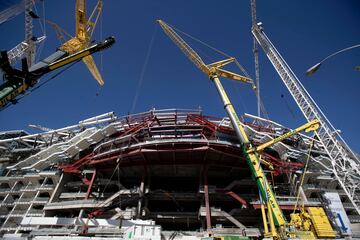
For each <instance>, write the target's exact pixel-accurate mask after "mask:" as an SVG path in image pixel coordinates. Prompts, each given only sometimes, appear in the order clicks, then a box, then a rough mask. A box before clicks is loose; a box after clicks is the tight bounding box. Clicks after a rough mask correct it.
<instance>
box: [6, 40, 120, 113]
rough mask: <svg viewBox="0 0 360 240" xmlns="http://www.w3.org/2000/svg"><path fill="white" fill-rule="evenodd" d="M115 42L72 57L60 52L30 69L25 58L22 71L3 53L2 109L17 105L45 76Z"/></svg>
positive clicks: (99, 44) (104, 43) (106, 42)
mask: <svg viewBox="0 0 360 240" xmlns="http://www.w3.org/2000/svg"><path fill="white" fill-rule="evenodd" d="M114 42H115V39H114V38H113V37H109V38H107V39H106V40H105V41H103V42H100V43H96V44H94V45H92V46H90V47H87V48H86V49H84V50H80V51H78V52H76V53H73V54H70V55H68V54H67V53H65V52H62V51H60V50H59V51H57V52H55V53H54V54H52V55H50V56H49V57H48V58H45V59H44V60H42V61H40V62H38V63H37V64H35V65H33V66H32V67H30V68H29V67H28V65H27V61H26V58H24V59H23V61H22V70H19V69H16V68H13V67H12V66H11V65H10V62H9V59H8V55H7V52H5V51H4V52H2V53H1V58H0V68H1V70H2V72H3V78H4V80H5V83H3V84H2V85H0V109H1V108H4V107H6V106H7V105H8V104H10V103H13V104H15V103H16V102H17V98H18V96H19V95H20V94H24V93H25V92H26V91H27V90H29V89H30V88H32V87H34V86H35V85H36V84H37V83H38V81H39V79H40V78H41V77H42V76H43V75H45V74H47V73H49V72H52V71H54V70H56V69H59V68H61V67H63V66H65V65H68V64H70V63H74V62H77V61H79V60H81V59H82V58H84V57H87V56H90V55H91V54H93V53H95V52H98V51H102V50H104V49H106V48H109V47H111V46H112V45H113V44H114Z"/></svg>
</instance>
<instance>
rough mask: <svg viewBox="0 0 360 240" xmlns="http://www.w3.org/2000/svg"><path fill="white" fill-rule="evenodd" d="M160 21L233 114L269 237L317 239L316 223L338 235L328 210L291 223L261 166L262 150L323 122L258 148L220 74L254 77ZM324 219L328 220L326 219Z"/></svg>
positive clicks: (301, 216)
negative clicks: (209, 56) (209, 57)
mask: <svg viewBox="0 0 360 240" xmlns="http://www.w3.org/2000/svg"><path fill="white" fill-rule="evenodd" d="M158 23H159V24H160V26H161V28H162V29H163V30H164V32H165V33H166V34H167V35H168V36H169V38H170V39H171V40H172V41H173V42H174V43H175V44H176V45H177V46H178V47H179V48H180V50H181V51H182V52H183V53H184V54H185V55H186V56H187V57H188V58H189V59H190V60H191V61H192V62H193V63H194V64H195V65H196V66H197V67H198V68H199V69H200V70H201V71H203V72H204V73H205V74H206V75H207V76H208V77H209V78H210V80H211V81H212V82H213V83H214V84H215V87H216V89H217V91H218V93H219V95H220V97H221V99H222V101H223V104H224V108H225V110H226V112H227V114H228V116H229V118H230V121H231V123H232V126H233V128H234V131H235V133H236V136H237V138H238V140H239V141H240V144H241V148H242V152H243V154H244V156H245V158H246V161H247V163H248V165H249V167H250V170H251V172H252V175H253V178H254V179H255V181H256V184H257V187H258V189H259V192H260V198H261V200H262V202H263V203H265V204H266V207H267V209H268V217H266V214H265V207H264V204H262V214H263V220H264V230H265V234H264V235H265V237H271V238H276V239H286V238H289V237H290V238H307V239H314V238H315V236H316V231H315V230H313V229H314V228H316V226H319V225H321V226H322V228H325V230H326V232H327V235H326V237H327V238H334V237H335V233H334V232H333V230H332V227H331V225H330V223H329V221H328V219H327V217H326V216H325V217H324V214H323V215H322V218H321V221H320V220H319V219H318V218H311V220H310V221H307V222H308V223H309V226H308V225H306V227H307V228H305V227H304V226H303V225H301V224H298V225H296V224H294V223H293V222H294V221H292V222H290V223H288V222H287V219H286V217H285V215H284V214H283V212H282V210H281V208H280V206H279V204H278V202H277V199H276V196H275V194H274V192H273V190H272V187H271V186H270V184H269V182H268V180H267V178H266V176H265V173H264V171H263V169H262V167H261V161H260V154H259V152H258V151H260V150H262V149H265V148H266V147H269V146H271V145H273V144H275V143H276V142H278V141H281V140H283V139H285V138H287V137H289V136H292V135H294V134H296V133H298V132H300V131H302V130H305V131H315V130H316V129H318V128H319V123H320V122H319V121H317V120H315V121H313V122H310V123H308V124H305V125H304V126H302V127H300V128H298V129H295V130H294V131H292V132H289V133H287V134H285V135H283V136H280V137H278V138H277V139H273V140H271V141H270V142H268V143H265V144H263V145H261V146H258V147H257V148H256V147H254V146H253V144H252V143H251V142H250V141H249V139H248V136H247V134H246V132H245V129H244V128H243V126H242V124H241V122H240V120H239V118H238V115H237V113H236V112H235V109H234V107H233V105H232V103H231V102H230V100H229V97H228V95H227V93H226V91H225V90H224V88H223V86H222V84H221V82H220V79H219V77H225V78H229V79H232V80H239V81H242V82H245V83H252V80H251V79H250V78H248V77H244V76H241V75H239V74H237V73H233V72H230V71H227V70H224V69H222V68H221V67H223V66H224V65H226V64H229V63H231V62H234V59H235V58H229V59H225V60H222V61H218V62H215V63H211V64H205V63H204V62H203V60H202V59H201V57H200V56H199V55H198V54H197V53H196V52H195V51H194V50H193V49H192V48H191V47H190V46H189V45H188V44H187V43H186V42H185V41H184V40H183V39H182V38H181V37H180V36H179V35H178V34H177V33H176V32H175V31H174V30H173V29H172V28H171V27H170V26H169V25H168V24H166V23H165V22H163V21H162V20H158ZM318 211H319V212H321V211H322V212H321V213H324V210H323V209H322V208H320V210H318ZM310 215H311V212H310V213H307V212H306V211H305V210H303V211H302V213H301V214H297V215H294V217H293V218H295V216H296V217H298V219H300V222H303V221H306V220H307V219H310ZM267 218H268V219H269V223H270V232H269V231H268V226H267V225H268V223H267ZM324 219H325V220H327V221H325V220H324ZM209 225H210V224H209V223H207V226H208V231H211V225H210V228H209ZM319 237H320V236H319ZM321 237H324V236H321Z"/></svg>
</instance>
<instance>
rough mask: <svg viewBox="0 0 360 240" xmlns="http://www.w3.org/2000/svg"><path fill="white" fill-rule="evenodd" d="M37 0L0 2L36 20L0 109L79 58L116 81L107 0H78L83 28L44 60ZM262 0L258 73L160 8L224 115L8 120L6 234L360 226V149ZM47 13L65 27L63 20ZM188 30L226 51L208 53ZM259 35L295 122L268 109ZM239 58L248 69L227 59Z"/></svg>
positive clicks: (2, 231) (159, 239) (3, 192)
mask: <svg viewBox="0 0 360 240" xmlns="http://www.w3.org/2000/svg"><path fill="white" fill-rule="evenodd" d="M36 2H37V1H34V0H23V1H21V2H20V3H19V4H17V5H13V6H11V7H9V8H8V9H6V10H5V11H2V12H0V24H1V23H3V22H6V21H7V20H9V19H10V18H12V17H14V16H16V15H18V14H20V13H22V12H25V20H26V21H25V33H26V34H25V36H26V37H25V38H26V39H25V40H24V41H23V42H21V43H20V44H18V45H17V46H16V47H15V48H13V49H11V50H9V51H2V52H1V55H0V69H1V73H2V75H3V79H4V82H3V83H2V84H1V85H0V110H4V109H5V108H7V107H9V106H11V104H15V103H17V102H18V100H20V99H21V98H23V97H25V96H26V95H27V93H29V92H32V91H33V90H34V89H36V88H38V87H40V86H42V85H43V84H45V83H46V82H45V83H44V82H43V83H40V78H41V77H42V76H43V75H46V74H48V73H49V72H51V71H54V70H57V69H59V68H63V67H64V66H66V65H69V64H73V63H76V62H78V61H80V60H82V61H83V62H84V63H85V65H86V67H87V68H88V70H89V71H90V73H91V74H92V76H93V77H94V78H95V79H96V80H97V82H98V83H99V85H103V84H104V81H103V79H102V76H101V74H100V71H99V70H98V68H97V66H96V64H95V61H94V59H93V57H92V54H94V53H96V52H100V51H103V50H104V49H107V48H110V47H112V45H113V44H114V43H115V38H114V37H108V38H106V39H105V40H103V41H101V42H95V41H93V40H91V38H92V35H93V33H94V28H95V26H96V24H97V22H98V20H99V19H100V15H101V13H102V8H103V1H102V0H98V1H97V4H96V6H95V8H94V10H93V12H92V13H91V14H90V17H89V18H87V15H86V1H85V0H76V5H75V16H76V18H75V19H76V21H75V26H76V31H75V35H74V37H71V36H70V37H71V38H70V39H69V40H68V41H62V45H61V46H60V47H58V48H57V49H56V51H55V52H54V53H52V54H51V55H50V56H48V57H47V58H45V59H44V60H42V61H39V62H37V63H35V58H34V56H35V52H36V45H37V44H38V43H40V42H41V41H43V40H44V39H45V35H44V37H38V38H36V37H33V35H32V20H33V19H41V17H39V16H38V15H37V14H36V13H35V12H34V11H33V8H34V4H35V3H36ZM250 3H251V4H250V5H251V16H252V28H251V33H252V38H253V43H254V45H253V53H254V59H255V79H254V80H253V79H252V78H251V77H250V75H249V74H248V73H247V72H246V70H245V69H244V67H243V66H242V65H241V64H240V63H239V62H238V61H237V59H236V58H235V57H231V56H229V55H227V54H225V53H223V52H222V51H220V50H217V49H215V48H214V47H211V46H209V45H208V44H205V43H204V42H201V41H200V40H199V39H197V38H194V37H191V36H190V35H188V34H186V33H184V32H181V31H180V30H177V29H176V28H174V27H172V26H170V25H169V24H167V23H166V22H164V21H163V20H157V23H158V24H159V25H160V27H161V29H162V30H163V31H164V33H165V34H166V36H167V37H169V39H170V40H171V41H172V42H173V43H174V44H175V46H177V47H178V48H179V49H180V50H181V51H182V52H183V53H184V54H185V56H186V57H187V58H188V59H189V60H190V61H191V62H192V63H193V64H194V65H195V66H196V67H197V68H198V69H199V70H200V71H201V72H203V73H204V74H205V76H206V77H208V78H209V79H210V81H209V82H210V83H211V84H213V85H212V86H213V87H215V89H216V91H217V94H218V97H219V102H220V101H221V102H222V104H223V107H224V109H225V112H226V114H227V115H226V116H222V117H218V116H217V117H213V116H209V115H207V113H206V111H203V110H202V109H201V108H199V109H155V108H151V109H150V110H148V111H146V112H142V113H137V114H134V113H132V114H130V113H128V114H127V115H124V116H117V115H116V114H115V113H114V112H108V113H104V114H101V115H98V116H93V117H91V118H88V119H85V120H81V121H79V122H78V123H76V124H74V125H70V126H63V127H62V128H58V129H50V128H46V127H42V126H40V125H31V126H30V127H32V128H35V129H37V130H38V131H37V132H36V133H29V132H26V131H24V130H13V131H3V132H0V237H1V238H2V239H13V240H20V239H24V240H25V239H28V240H30V239H37V240H41V239H54V240H56V239H59V240H60V239H64V238H65V239H74V240H75V239H77V240H85V239H86V240H88V239H93V240H97V239H99V240H100V239H124V240H150V239H151V240H175V239H178V240H245V239H360V160H359V156H358V155H357V154H356V153H355V152H353V151H352V150H351V148H350V147H349V146H348V145H347V144H346V142H345V141H344V140H343V138H342V137H341V135H340V132H339V131H338V130H337V129H336V128H335V127H334V126H333V125H332V124H331V122H330V121H329V120H328V118H327V117H326V116H325V115H324V113H323V112H322V110H321V109H320V107H319V106H318V105H317V104H316V102H315V100H314V99H313V98H312V96H311V95H310V94H309V92H308V91H307V90H306V89H305V87H304V86H303V85H302V83H301V81H300V80H299V79H298V78H297V76H296V75H295V73H294V72H293V71H292V70H291V68H290V67H289V65H288V64H287V63H286V61H285V60H284V58H283V57H282V56H281V54H280V53H279V52H278V50H277V49H276V47H275V46H274V45H273V43H272V42H271V40H270V39H269V38H268V37H267V35H266V34H265V30H264V27H263V24H262V23H258V22H257V21H256V8H255V0H251V1H250ZM44 23H45V19H44ZM47 23H48V24H50V25H51V26H52V27H53V28H54V29H55V32H56V35H57V37H58V38H59V40H65V38H64V31H63V30H62V29H61V28H60V26H59V25H57V24H56V23H54V22H51V21H48V22H47ZM66 35H67V36H69V34H66ZM181 35H185V36H187V37H190V38H192V40H195V41H198V42H200V43H202V44H204V45H205V46H207V47H210V49H212V50H215V51H216V52H217V53H219V54H220V55H222V57H224V58H225V59H218V60H217V61H215V62H212V63H205V62H204V61H203V59H202V58H201V56H200V55H199V54H198V53H197V52H196V51H195V50H194V49H193V48H192V47H191V46H190V45H189V44H188V43H187V42H185V40H184V39H183V38H182V37H181ZM151 44H152V43H151ZM258 47H259V48H260V47H261V48H262V50H263V51H264V53H265V55H266V57H267V58H268V59H269V61H270V63H271V64H272V66H273V67H274V68H275V70H276V72H277V73H278V75H279V77H280V79H281V80H282V82H283V84H284V85H285V87H286V88H287V90H288V91H289V93H290V95H291V96H292V97H293V98H294V100H295V103H296V104H297V107H298V108H299V109H300V111H301V112H302V114H303V115H304V117H305V119H306V122H305V123H304V124H303V125H301V126H299V127H297V128H295V129H290V128H288V127H287V126H284V125H282V123H278V122H275V121H272V120H270V118H269V117H265V116H264V117H263V116H262V114H261V113H260V112H261V111H260V110H261V99H260V88H259V86H260V85H259V61H258V49H257V48H258ZM148 56H149V54H148ZM148 56H147V60H148ZM20 59H21V69H20V68H17V65H16V61H18V60H20ZM147 60H146V61H147ZM228 64H233V68H235V67H237V68H238V71H239V72H240V73H235V72H232V71H230V70H227V69H225V68H224V67H225V66H226V65H228ZM319 64H321V63H319ZM319 64H318V65H315V66H314V67H313V68H310V69H309V72H308V73H309V74H313V73H314V72H315V71H316V70H317V69H318V68H319V66H320V65H319ZM234 65H235V66H234ZM69 66H71V65H69ZM66 69H67V68H65V69H64V70H66ZM144 69H145V67H144ZM64 70H63V71H64ZM141 75H142V76H143V73H142V74H141ZM54 76H57V74H55V75H54ZM50 79H51V78H50ZM224 79H230V80H235V81H238V82H240V83H239V84H244V85H247V86H251V89H253V90H254V92H255V95H256V98H257V102H258V105H257V107H258V114H257V116H255V115H252V114H247V113H244V115H241V114H238V113H236V111H235V107H234V106H233V105H232V102H231V100H230V98H229V96H228V94H227V92H226V90H225V88H224V87H223V85H222V80H224ZM140 82H141V81H140ZM87 104H88V103H87ZM263 115H266V114H263Z"/></svg>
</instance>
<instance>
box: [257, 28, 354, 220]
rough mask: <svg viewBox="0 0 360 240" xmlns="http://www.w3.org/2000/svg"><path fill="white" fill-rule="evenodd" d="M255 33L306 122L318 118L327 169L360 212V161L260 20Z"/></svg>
mask: <svg viewBox="0 0 360 240" xmlns="http://www.w3.org/2000/svg"><path fill="white" fill-rule="evenodd" d="M252 34H253V35H254V37H255V38H256V40H257V42H258V43H259V45H260V46H261V47H262V48H263V50H264V52H265V54H266V56H267V57H268V58H269V60H270V62H271V63H272V65H273V66H274V68H275V70H276V71H277V73H278V74H279V76H280V77H281V79H282V81H283V82H284V84H285V85H286V87H287V89H288V90H289V92H290V93H291V95H292V96H293V98H294V100H295V102H296V103H297V105H298V106H299V108H300V110H301V111H302V113H303V114H304V116H305V118H306V119H307V121H309V122H310V121H312V120H315V119H317V120H319V121H320V128H319V129H318V130H317V132H316V135H317V137H318V138H319V140H320V142H321V144H322V145H323V147H324V150H325V151H326V153H327V155H328V158H326V157H323V159H322V160H321V161H322V163H323V166H325V169H323V170H325V171H327V172H329V173H331V174H332V175H333V176H334V177H335V178H336V179H337V180H338V182H339V184H340V186H341V187H342V189H343V190H344V192H345V193H346V195H347V197H348V198H349V200H350V202H351V203H352V204H353V206H354V208H355V210H356V211H357V213H358V214H359V215H360V160H359V159H358V158H357V156H356V155H355V154H354V152H353V151H352V150H351V149H350V147H349V146H348V145H347V144H346V143H345V141H344V140H343V139H342V137H341V136H340V135H339V133H338V131H337V130H336V129H335V128H334V127H333V126H332V124H331V123H330V121H329V120H328V119H327V118H326V116H325V115H324V113H323V112H322V111H321V109H320V108H319V106H318V105H317V104H316V103H315V101H314V100H313V98H312V97H311V96H310V94H309V93H308V92H307V91H306V89H305V87H304V86H303V85H302V84H301V82H300V81H299V79H298V78H297V77H296V75H295V74H294V72H293V71H292V70H291V68H290V67H289V66H288V64H287V63H286V61H285V60H284V59H283V58H282V56H281V55H280V53H279V52H278V51H277V50H276V48H275V47H274V45H273V44H272V43H271V41H270V40H269V38H268V37H267V36H266V34H265V32H264V30H263V27H262V26H261V23H258V24H257V25H256V26H255V27H253V29H252Z"/></svg>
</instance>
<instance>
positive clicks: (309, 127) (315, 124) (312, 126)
mask: <svg viewBox="0 0 360 240" xmlns="http://www.w3.org/2000/svg"><path fill="white" fill-rule="evenodd" d="M319 127H320V122H319V120H317V119H316V120H313V121H311V122H308V123H306V124H304V125H302V126H300V127H298V128H296V129H294V130H292V131H290V132H288V133H285V134H284V135H281V136H280V137H277V138H275V139H273V140H270V141H269V142H267V143H264V144H262V145H260V146H257V147H256V148H255V149H249V150H248V153H250V152H253V151H254V150H256V151H257V152H259V151H262V150H264V149H265V148H267V147H270V146H272V145H274V144H276V143H278V142H280V141H282V140H284V139H286V138H289V137H291V136H293V135H295V134H298V133H299V132H302V131H305V132H310V131H316V130H317V129H318V128H319Z"/></svg>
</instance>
